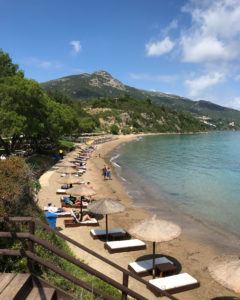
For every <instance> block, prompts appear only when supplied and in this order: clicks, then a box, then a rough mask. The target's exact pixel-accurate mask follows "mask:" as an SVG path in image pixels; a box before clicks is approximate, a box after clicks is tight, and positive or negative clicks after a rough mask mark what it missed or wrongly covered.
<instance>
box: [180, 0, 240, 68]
mask: <svg viewBox="0 0 240 300" xmlns="http://www.w3.org/2000/svg"><path fill="white" fill-rule="evenodd" d="M183 11H184V12H187V13H190V15H191V21H192V23H191V26H190V28H189V29H188V30H186V31H184V32H183V33H182V36H181V38H180V45H181V47H182V58H183V61H185V62H196V63H199V62H208V61H216V60H225V61H230V60H233V59H235V58H237V57H238V56H239V54H240V39H239V37H240V36H239V34H240V22H239V20H240V1H239V0H218V1H211V0H208V1H202V2H199V1H191V2H190V5H188V6H185V7H184V10H183Z"/></svg>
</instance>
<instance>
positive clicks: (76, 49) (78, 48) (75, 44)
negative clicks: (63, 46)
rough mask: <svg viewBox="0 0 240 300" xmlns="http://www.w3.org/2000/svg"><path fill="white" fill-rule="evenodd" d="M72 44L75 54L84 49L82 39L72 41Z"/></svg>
mask: <svg viewBox="0 0 240 300" xmlns="http://www.w3.org/2000/svg"><path fill="white" fill-rule="evenodd" d="M70 45H71V46H72V50H73V53H74V54H78V53H80V51H81V50H82V45H81V43H80V41H71V42H70Z"/></svg>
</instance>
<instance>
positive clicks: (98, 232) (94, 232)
mask: <svg viewBox="0 0 240 300" xmlns="http://www.w3.org/2000/svg"><path fill="white" fill-rule="evenodd" d="M90 232H91V235H92V236H104V235H106V230H105V229H91V231H90ZM108 233H109V234H112V233H122V234H126V233H127V232H126V231H125V230H124V229H122V228H112V229H109V230H108Z"/></svg>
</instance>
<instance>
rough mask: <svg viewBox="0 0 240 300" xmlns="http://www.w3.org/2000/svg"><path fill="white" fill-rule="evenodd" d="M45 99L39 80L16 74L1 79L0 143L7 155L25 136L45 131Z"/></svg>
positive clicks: (36, 136)
mask: <svg viewBox="0 0 240 300" xmlns="http://www.w3.org/2000/svg"><path fill="white" fill-rule="evenodd" d="M46 105H47V101H46V96H45V94H44V92H43V91H42V89H41V88H40V86H39V85H38V83H36V82H35V81H32V80H27V79H24V78H22V77H20V76H18V75H16V76H12V77H3V78H0V107H1V110H0V119H1V121H0V123H1V127H0V144H1V145H2V146H3V147H4V149H5V152H6V154H7V155H9V154H10V153H11V152H13V151H14V149H15V145H16V144H17V143H18V142H19V141H20V140H21V138H22V137H23V136H24V137H31V138H38V137H39V136H40V135H43V134H44V133H45V134H46V130H47V128H48V127H47V124H46V119H47V109H46Z"/></svg>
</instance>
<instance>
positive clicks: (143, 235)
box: [129, 215, 181, 278]
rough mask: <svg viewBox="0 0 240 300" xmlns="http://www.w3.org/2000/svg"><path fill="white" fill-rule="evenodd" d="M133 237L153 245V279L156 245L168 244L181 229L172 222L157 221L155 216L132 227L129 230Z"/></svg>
mask: <svg viewBox="0 0 240 300" xmlns="http://www.w3.org/2000/svg"><path fill="white" fill-rule="evenodd" d="M129 232H130V234H132V235H133V236H135V237H137V238H139V239H143V240H144V241H148V242H152V243H153V278H154V277H155V256H156V243H159V242H168V241H170V240H173V239H175V238H177V237H178V236H179V235H180V233H181V228H180V227H179V226H178V225H177V224H174V223H172V222H169V221H166V220H160V219H157V217H156V215H154V216H152V218H150V219H146V220H144V221H142V222H140V223H137V224H135V225H133V227H132V228H130V230H129Z"/></svg>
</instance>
